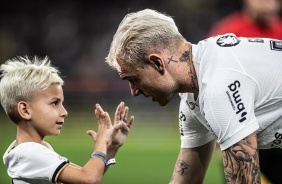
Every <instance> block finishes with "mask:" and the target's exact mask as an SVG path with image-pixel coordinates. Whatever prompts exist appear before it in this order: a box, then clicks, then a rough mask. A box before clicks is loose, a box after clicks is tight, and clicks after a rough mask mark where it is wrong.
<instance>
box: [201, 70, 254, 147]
mask: <svg viewBox="0 0 282 184" xmlns="http://www.w3.org/2000/svg"><path fill="white" fill-rule="evenodd" d="M256 85H257V84H256V82H255V81H254V80H253V79H252V78H250V77H248V76H247V75H245V74H243V73H242V72H238V71H233V70H221V71H217V72H215V73H214V74H213V75H212V77H211V79H209V81H208V82H207V84H206V89H205V91H204V94H203V112H204V114H205V118H206V120H207V123H208V124H209V126H210V127H211V131H213V132H214V134H215V135H216V136H217V138H218V143H219V145H220V147H221V150H225V149H227V148H229V147H230V146H232V145H234V144H235V143H237V142H238V141H240V140H242V139H243V138H245V137H247V136H248V135H250V134H251V133H253V132H255V131H256V130H257V129H258V128H259V125H258V122H257V120H256V117H255V113H254V102H255V100H256V99H255V97H256V93H257V91H256V90H258V89H257V88H256Z"/></svg>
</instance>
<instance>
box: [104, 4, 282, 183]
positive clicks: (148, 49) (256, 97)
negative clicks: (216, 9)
mask: <svg viewBox="0 0 282 184" xmlns="http://www.w3.org/2000/svg"><path fill="white" fill-rule="evenodd" d="M281 60H282V41H279V40H275V39H266V38H244V37H236V36H235V35H234V34H225V35H219V36H215V37H212V38H208V39H206V40H203V41H200V42H199V43H198V44H197V45H196V44H191V43H189V42H188V41H187V40H186V39H185V38H184V37H183V36H182V35H181V34H180V33H179V31H178V29H177V26H176V25H175V23H174V21H173V19H172V18H171V17H170V16H168V15H165V14H162V13H159V12H157V11H155V10H150V9H145V10H142V11H138V12H134V13H129V14H128V15H126V16H125V18H124V19H123V20H122V22H121V23H120V25H119V27H118V29H117V31H116V34H115V35H114V37H113V41H112V44H111V48H110V51H109V55H108V57H107V58H106V62H107V63H108V64H109V65H110V66H111V67H112V68H114V69H115V70H117V71H118V73H119V75H120V77H121V78H122V79H123V80H128V81H129V86H130V89H131V93H132V95H133V96H138V95H139V94H143V95H144V96H145V97H151V98H152V100H153V101H154V102H158V103H159V104H160V105H161V106H164V105H166V104H167V103H168V102H169V101H170V100H171V98H172V97H173V96H174V95H175V94H176V93H179V96H180V98H181V101H180V108H179V127H180V133H181V148H180V152H179V156H178V158H177V161H176V164H175V168H174V172H173V176H172V179H171V182H170V183H196V184H198V183H202V182H203V181H204V177H205V174H206V171H207V169H208V166H209V163H210V160H211V157H212V154H213V151H214V148H215V145H216V142H217V143H218V144H219V145H220V148H221V151H222V155H223V164H224V172H225V178H226V181H227V183H260V166H259V155H258V149H269V148H277V147H278V148H281V146H282V108H281V105H282V80H281V78H282V73H281V71H280V69H281V67H282V62H281Z"/></svg>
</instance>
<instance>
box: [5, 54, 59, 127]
mask: <svg viewBox="0 0 282 184" xmlns="http://www.w3.org/2000/svg"><path fill="white" fill-rule="evenodd" d="M50 63H51V61H50V60H49V58H48V57H47V56H46V57H45V58H44V59H39V58H38V57H36V56H35V57H34V58H33V59H30V58H29V57H27V56H25V57H15V58H13V59H11V60H7V61H6V62H5V64H2V65H1V66H0V72H1V73H2V74H1V75H0V78H1V81H0V99H1V105H2V107H3V108H4V110H5V112H6V114H7V115H8V116H9V117H10V119H11V120H12V121H14V122H15V123H16V122H17V121H18V118H17V117H18V112H17V104H18V102H20V101H26V102H31V101H32V99H33V97H34V95H35V94H36V93H37V91H38V90H40V89H41V90H46V89H47V88H48V87H49V86H50V85H52V84H60V85H63V83H64V82H63V80H62V79H61V77H60V76H59V71H58V70H57V69H56V68H55V67H53V66H51V64H50Z"/></svg>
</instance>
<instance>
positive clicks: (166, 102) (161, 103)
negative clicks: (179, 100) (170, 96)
mask: <svg viewBox="0 0 282 184" xmlns="http://www.w3.org/2000/svg"><path fill="white" fill-rule="evenodd" d="M169 101H170V100H166V101H160V102H158V103H159V105H160V106H166V105H167V104H168V102H169Z"/></svg>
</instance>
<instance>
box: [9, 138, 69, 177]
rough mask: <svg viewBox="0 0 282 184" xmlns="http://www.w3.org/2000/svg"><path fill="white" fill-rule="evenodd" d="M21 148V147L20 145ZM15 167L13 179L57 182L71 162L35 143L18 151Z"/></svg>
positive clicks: (11, 171) (12, 171) (12, 172)
mask: <svg viewBox="0 0 282 184" xmlns="http://www.w3.org/2000/svg"><path fill="white" fill-rule="evenodd" d="M19 146H21V145H19ZM15 156H16V157H15V159H16V160H17V161H16V162H15V167H12V168H13V170H10V174H11V175H12V176H14V177H13V178H26V179H39V180H48V181H51V182H53V183H56V182H57V177H58V175H59V174H60V172H61V171H62V169H63V168H64V167H65V166H67V165H68V163H69V161H68V160H67V159H66V158H65V157H61V156H60V155H59V154H57V153H56V152H54V151H53V150H50V149H48V148H47V147H45V146H43V145H40V144H37V143H33V144H27V145H24V146H22V147H21V148H20V149H17V153H16V155H15Z"/></svg>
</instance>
